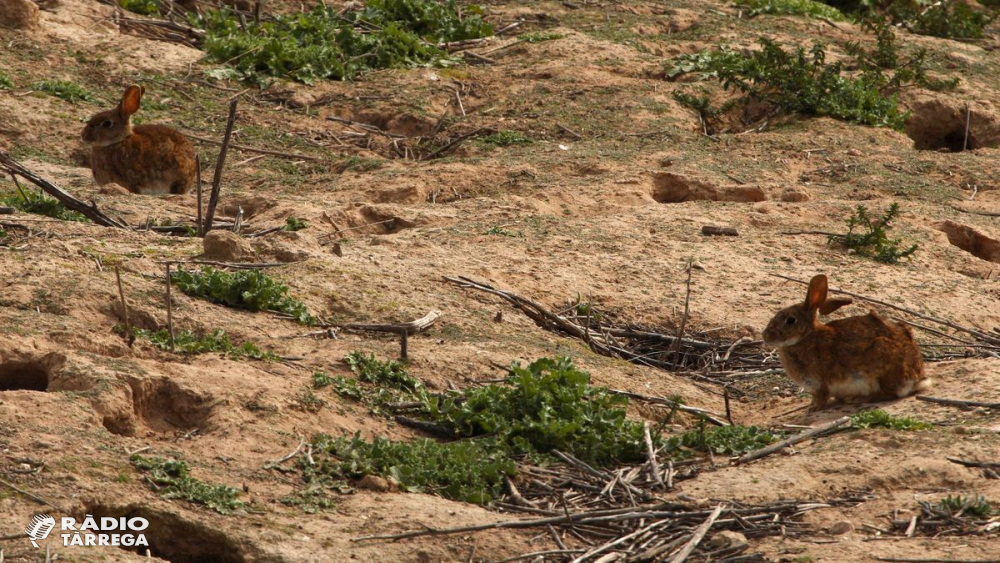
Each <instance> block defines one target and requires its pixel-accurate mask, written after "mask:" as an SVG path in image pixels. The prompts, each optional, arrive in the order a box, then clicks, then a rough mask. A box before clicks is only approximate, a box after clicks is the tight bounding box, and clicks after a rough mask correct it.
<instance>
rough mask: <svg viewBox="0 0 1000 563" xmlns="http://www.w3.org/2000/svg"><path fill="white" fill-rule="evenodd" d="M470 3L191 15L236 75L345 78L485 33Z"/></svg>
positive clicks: (427, 55) (410, 0) (434, 57)
mask: <svg viewBox="0 0 1000 563" xmlns="http://www.w3.org/2000/svg"><path fill="white" fill-rule="evenodd" d="M482 16H483V11H482V9H481V8H479V7H477V6H475V5H463V6H462V10H461V14H460V13H459V10H458V7H457V6H456V4H455V0H448V1H446V2H438V1H434V0H368V1H367V2H366V3H365V7H364V8H363V9H360V10H347V11H344V10H341V9H340V8H338V7H334V6H329V7H327V6H325V5H319V6H316V7H315V8H314V9H313V10H311V11H309V12H304V13H296V14H289V15H279V16H276V17H275V18H272V19H269V20H266V21H261V22H244V21H241V20H240V18H238V17H236V16H235V15H234V14H232V13H231V12H229V11H227V10H222V11H218V10H207V11H205V12H203V14H202V15H200V16H199V15H192V16H191V17H192V18H193V19H194V23H195V24H196V25H198V26H199V27H201V28H202V29H205V31H206V37H205V41H204V45H203V47H204V49H205V51H206V52H207V53H208V55H209V56H210V57H211V58H213V59H215V60H216V61H219V62H226V63H228V64H232V65H233V66H234V67H235V68H236V69H237V70H238V71H239V72H240V73H241V75H242V76H244V77H246V78H251V79H256V80H258V81H264V80H266V79H267V78H269V77H275V78H287V79H291V80H297V81H299V82H304V83H307V84H309V83H312V82H314V81H316V80H319V79H323V78H326V79H334V80H341V79H350V78H353V77H355V76H356V75H358V74H359V73H361V72H364V71H366V70H371V69H379V68H395V67H410V66H414V65H420V64H431V63H436V62H440V61H443V60H445V59H447V58H448V54H447V52H445V51H443V50H441V49H439V48H438V47H437V45H438V44H439V43H444V42H449V41H460V40H464V39H475V38H479V37H486V36H489V35H491V34H492V33H493V28H492V26H490V25H489V24H488V23H486V22H485V21H484V20H483V17H482Z"/></svg>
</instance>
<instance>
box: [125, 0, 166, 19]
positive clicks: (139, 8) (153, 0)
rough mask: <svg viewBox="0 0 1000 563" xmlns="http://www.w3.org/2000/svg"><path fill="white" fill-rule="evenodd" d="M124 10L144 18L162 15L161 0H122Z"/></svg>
mask: <svg viewBox="0 0 1000 563" xmlns="http://www.w3.org/2000/svg"><path fill="white" fill-rule="evenodd" d="M120 3H121V7H122V9H123V10H128V11H130V12H134V13H136V14H142V15H144V16H156V15H159V14H160V0H121V2H120Z"/></svg>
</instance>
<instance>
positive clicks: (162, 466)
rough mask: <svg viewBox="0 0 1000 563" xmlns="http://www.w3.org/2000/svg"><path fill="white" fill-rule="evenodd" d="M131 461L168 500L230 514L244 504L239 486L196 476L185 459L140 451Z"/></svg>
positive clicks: (153, 487) (151, 485) (154, 488)
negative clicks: (181, 501)
mask: <svg viewBox="0 0 1000 563" xmlns="http://www.w3.org/2000/svg"><path fill="white" fill-rule="evenodd" d="M130 460H131V461H132V465H134V466H135V468H136V469H138V470H139V471H142V472H143V473H145V480H146V482H147V483H148V484H149V485H150V487H151V488H152V489H153V490H155V491H156V492H157V493H158V494H159V495H160V496H161V497H163V498H165V499H180V500H186V501H188V502H193V503H196V504H202V505H205V506H207V507H208V508H211V509H212V510H214V511H216V512H218V513H219V514H230V513H232V512H234V511H236V510H240V509H241V508H243V506H244V505H243V502H241V501H240V500H238V499H237V497H238V496H239V491H237V490H236V489H235V488H233V487H230V486H228V485H218V484H215V483H206V482H204V481H201V480H199V479H195V478H194V477H192V476H191V473H190V470H189V469H188V465H187V463H185V462H183V461H179V460H175V459H165V458H162V457H143V456H141V455H138V454H135V455H133V456H132V457H131V458H130Z"/></svg>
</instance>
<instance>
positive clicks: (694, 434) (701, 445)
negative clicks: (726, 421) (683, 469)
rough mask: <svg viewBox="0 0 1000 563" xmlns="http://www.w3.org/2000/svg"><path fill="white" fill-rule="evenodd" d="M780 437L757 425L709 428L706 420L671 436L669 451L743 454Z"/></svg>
mask: <svg viewBox="0 0 1000 563" xmlns="http://www.w3.org/2000/svg"><path fill="white" fill-rule="evenodd" d="M777 439H778V438H777V437H776V436H775V435H774V434H771V433H770V432H768V431H767V430H764V429H763V428H759V427H757V426H719V427H712V428H707V427H706V423H705V421H704V420H702V421H701V427H700V428H698V429H697V430H692V431H690V432H685V433H684V434H682V435H680V436H674V437H672V438H670V440H669V441H668V443H667V451H668V452H679V453H680V455H683V449H684V448H688V449H691V450H696V451H702V452H708V451H710V452H712V453H713V454H719V455H728V456H735V455H743V454H745V453H749V452H752V451H754V450H758V449H760V448H763V447H765V446H767V445H768V444H771V443H773V442H775V441H776V440H777Z"/></svg>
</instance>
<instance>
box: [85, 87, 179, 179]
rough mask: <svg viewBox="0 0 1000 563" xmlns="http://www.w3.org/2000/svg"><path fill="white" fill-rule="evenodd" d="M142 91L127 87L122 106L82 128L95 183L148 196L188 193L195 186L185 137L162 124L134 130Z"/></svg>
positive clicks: (100, 115) (99, 115)
mask: <svg viewBox="0 0 1000 563" xmlns="http://www.w3.org/2000/svg"><path fill="white" fill-rule="evenodd" d="M143 91H144V90H143V89H142V88H141V87H139V86H136V85H132V86H129V87H128V88H126V89H125V93H124V94H123V95H122V101H121V103H119V104H118V107H116V108H115V109H111V110H108V111H102V112H101V113H98V114H97V115H95V116H94V117H91V118H90V121H88V122H87V126H86V127H84V128H83V140H84V142H86V143H88V144H89V145H90V146H91V156H90V169H91V170H92V171H93V173H94V180H95V181H96V182H97V183H98V184H99V185H101V186H103V185H104V184H107V183H109V182H114V183H116V184H120V185H122V186H124V187H125V188H126V189H128V191H130V192H133V193H137V194H144V195H152V194H166V193H171V194H184V193H187V192H188V190H190V189H191V185H192V184H193V183H194V175H195V163H194V147H192V146H191V142H190V141H188V139H187V137H185V136H184V135H182V134H180V133H178V132H177V131H175V130H173V129H171V128H169V127H165V126H163V125H137V126H135V127H132V123H131V121H132V114H134V113H135V112H136V111H138V110H139V101H140V100H142V94H143Z"/></svg>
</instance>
